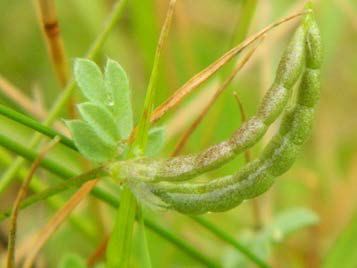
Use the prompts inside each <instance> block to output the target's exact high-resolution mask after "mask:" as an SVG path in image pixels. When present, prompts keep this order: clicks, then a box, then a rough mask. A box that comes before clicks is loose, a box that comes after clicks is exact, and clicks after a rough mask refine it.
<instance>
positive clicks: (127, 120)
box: [105, 59, 133, 139]
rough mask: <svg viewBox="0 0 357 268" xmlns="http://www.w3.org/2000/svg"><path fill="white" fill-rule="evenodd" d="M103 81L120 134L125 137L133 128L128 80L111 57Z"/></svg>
mask: <svg viewBox="0 0 357 268" xmlns="http://www.w3.org/2000/svg"><path fill="white" fill-rule="evenodd" d="M105 83H106V87H107V91H108V94H109V96H110V104H111V108H112V111H113V114H114V117H115V120H116V122H117V125H118V128H119V133H120V136H121V138H122V139H127V138H128V137H129V135H130V133H131V131H132V130H133V111H132V107H131V100H130V88H129V80H128V77H127V75H126V73H125V71H124V69H123V68H122V67H121V66H120V64H119V63H117V62H115V61H113V60H111V59H108V61H107V65H106V67H105Z"/></svg>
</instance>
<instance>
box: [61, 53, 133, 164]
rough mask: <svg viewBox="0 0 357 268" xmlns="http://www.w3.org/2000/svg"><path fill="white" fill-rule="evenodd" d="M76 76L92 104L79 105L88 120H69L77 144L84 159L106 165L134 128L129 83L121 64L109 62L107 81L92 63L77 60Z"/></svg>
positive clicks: (106, 70)
mask: <svg viewBox="0 0 357 268" xmlns="http://www.w3.org/2000/svg"><path fill="white" fill-rule="evenodd" d="M74 76H75V79H76V82H77V84H78V86H79V88H80V89H81V91H82V93H83V95H84V96H85V97H86V98H87V99H88V100H89V101H90V102H86V103H82V104H79V105H78V110H79V113H80V115H81V116H82V118H83V119H84V120H85V121H81V120H72V121H66V125H67V127H68V128H69V129H70V131H71V133H72V136H73V139H74V142H75V145H76V146H77V148H78V150H79V151H80V152H81V153H82V154H83V156H84V157H86V158H88V159H89V160H92V161H94V162H98V163H103V162H108V161H110V160H113V159H114V158H115V157H117V156H118V153H119V152H118V148H117V147H118V144H119V140H120V139H127V138H128V137H129V135H130V133H131V131H132V129H133V114H132V108H131V101H130V88H129V81H128V78H127V75H126V73H125V71H124V69H123V68H122V67H121V66H120V65H119V63H117V62H115V61H113V60H110V59H108V62H107V65H106V69H105V78H103V75H102V73H101V71H100V69H99V67H98V66H97V65H96V64H95V63H94V62H93V61H90V60H87V59H77V60H76V61H75V64H74Z"/></svg>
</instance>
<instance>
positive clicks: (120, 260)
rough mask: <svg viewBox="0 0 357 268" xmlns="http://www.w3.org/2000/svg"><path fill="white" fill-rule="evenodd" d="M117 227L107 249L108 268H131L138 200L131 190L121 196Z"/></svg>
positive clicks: (124, 191)
mask: <svg viewBox="0 0 357 268" xmlns="http://www.w3.org/2000/svg"><path fill="white" fill-rule="evenodd" d="M120 200H121V206H120V207H119V209H118V214H117V219H116V220H115V222H116V227H115V228H114V230H113V233H112V235H111V238H110V240H109V244H108V248H107V268H119V267H129V263H130V255H131V248H132V243H133V241H132V240H133V239H132V236H133V230H134V222H135V214H136V200H135V197H134V195H133V194H132V193H131V191H130V190H129V188H127V187H125V188H124V189H123V191H122V194H121V198H120Z"/></svg>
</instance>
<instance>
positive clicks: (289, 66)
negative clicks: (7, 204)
mask: <svg viewBox="0 0 357 268" xmlns="http://www.w3.org/2000/svg"><path fill="white" fill-rule="evenodd" d="M305 34H306V31H305V28H304V27H303V26H300V27H299V28H298V29H297V31H296V33H295V35H294V36H293V38H292V41H291V42H290V43H289V45H288V47H287V49H286V50H285V52H284V53H283V56H282V59H281V61H280V64H279V67H278V70H277V76H276V79H275V81H274V83H273V85H272V86H271V88H270V89H269V90H268V92H267V93H266V94H265V96H264V98H263V101H262V103H261V104H260V106H259V108H258V112H257V115H256V116H253V117H252V118H250V119H249V120H248V121H247V122H245V123H244V124H242V126H241V127H240V128H239V129H238V130H237V131H236V132H235V133H234V134H233V135H232V137H231V138H230V139H228V140H225V141H223V142H221V143H219V144H216V145H213V146H211V147H209V148H207V149H206V150H204V151H203V152H201V153H198V154H192V155H186V156H178V157H173V158H168V159H161V160H154V159H148V158H140V159H133V160H129V161H121V162H116V163H114V164H112V169H113V170H115V172H117V173H118V174H120V177H121V178H123V179H126V180H128V181H130V180H135V179H136V178H140V179H141V180H144V181H182V180H189V179H191V178H193V177H195V176H197V175H200V174H203V173H205V172H207V171H210V170H212V169H215V168H218V167H220V166H222V165H224V164H225V163H227V162H229V161H230V160H232V159H233V158H234V157H236V156H237V155H238V154H240V153H242V152H244V151H245V150H247V149H248V148H250V147H252V146H253V145H255V144H256V143H257V142H258V141H259V140H260V139H261V137H262V136H263V135H264V134H265V133H266V131H267V129H268V126H269V125H270V124H271V123H273V122H274V121H275V120H276V119H277V117H278V116H279V115H280V114H281V113H282V111H283V109H284V108H285V106H286V104H287V102H288V100H289V97H290V95H291V89H292V87H293V85H294V84H295V83H296V81H297V80H298V78H299V76H300V74H301V72H302V69H303V65H304V61H305V52H304V51H305V44H306V42H305V40H306V38H305Z"/></svg>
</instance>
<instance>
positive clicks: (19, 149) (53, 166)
mask: <svg viewBox="0 0 357 268" xmlns="http://www.w3.org/2000/svg"><path fill="white" fill-rule="evenodd" d="M0 145H1V146H3V147H5V148H7V149H9V150H10V151H13V152H16V153H17V154H19V155H21V156H23V157H25V158H26V159H28V160H34V159H36V157H37V153H35V152H33V151H31V150H29V149H27V148H26V147H24V146H23V145H20V144H17V143H16V142H14V141H12V140H10V139H8V138H7V137H4V136H2V135H1V134H0ZM41 165H42V166H43V167H44V168H46V169H47V170H49V171H51V172H52V173H54V174H56V175H58V176H60V177H63V178H67V179H69V178H72V177H74V176H75V174H74V173H73V172H72V171H69V170H66V168H64V167H62V166H60V165H59V164H57V163H56V162H54V161H52V160H50V159H44V160H43V161H42V163H41ZM72 180H73V179H72ZM85 181H86V179H85V178H83V177H82V179H81V182H82V183H84V182H85ZM73 184H77V185H78V184H79V182H78V181H77V182H76V183H72V182H68V183H67V185H68V187H69V186H71V185H73ZM60 189H62V190H65V189H66V188H65V187H64V186H60V187H58V189H56V190H57V192H56V191H54V190H51V191H45V192H43V193H40V194H38V195H35V196H32V197H30V198H28V199H26V200H24V202H23V204H22V205H23V208H24V207H28V206H30V205H32V204H34V203H36V202H38V201H41V200H45V199H47V198H48V197H50V196H52V195H54V194H57V193H58V192H59V190H60ZM92 194H93V195H94V196H96V197H97V198H99V199H101V200H103V201H105V202H106V203H108V204H110V205H112V206H115V205H116V204H117V199H116V198H115V197H113V196H112V195H110V194H108V193H106V192H105V191H103V190H101V189H100V188H98V187H96V188H94V189H93V191H92ZM7 216H8V215H7V213H2V214H0V221H1V220H2V219H4V218H6V217H7ZM191 218H192V219H193V220H194V221H197V222H198V223H199V224H201V225H202V226H204V227H205V228H207V229H208V230H209V231H211V232H213V233H214V234H216V235H217V236H218V237H220V238H221V239H222V240H224V241H226V242H228V243H230V244H231V245H233V246H234V247H235V248H236V249H237V250H238V251H239V252H241V253H242V254H244V255H245V256H246V257H247V258H249V259H251V260H252V261H253V262H255V263H256V264H258V265H259V258H258V257H257V256H255V255H254V254H253V253H252V252H251V251H250V250H249V249H248V248H244V246H242V245H240V246H237V245H238V242H236V241H235V240H232V238H229V237H228V235H227V234H224V232H222V231H221V230H219V229H218V228H217V227H215V228H216V229H215V228H210V226H212V225H211V224H210V223H209V222H207V221H206V220H204V219H203V218H200V217H196V216H192V217H191ZM227 237H228V238H227Z"/></svg>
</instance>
